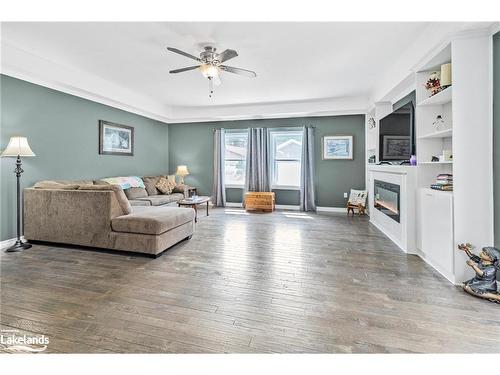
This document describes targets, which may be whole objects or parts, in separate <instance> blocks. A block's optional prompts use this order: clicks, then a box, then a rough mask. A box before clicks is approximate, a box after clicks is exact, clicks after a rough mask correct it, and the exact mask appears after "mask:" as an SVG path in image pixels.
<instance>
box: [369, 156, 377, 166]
mask: <svg viewBox="0 0 500 375" xmlns="http://www.w3.org/2000/svg"><path fill="white" fill-rule="evenodd" d="M376 162H377V157H376V156H375V155H372V156H370V157H369V158H368V164H375V163H376Z"/></svg>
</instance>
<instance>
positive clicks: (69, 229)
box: [24, 180, 195, 256]
mask: <svg viewBox="0 0 500 375" xmlns="http://www.w3.org/2000/svg"><path fill="white" fill-rule="evenodd" d="M145 185H146V184H145ZM146 186H148V185H146ZM127 190H128V189H127ZM125 192H126V190H125ZM125 192H124V190H122V188H121V187H120V186H117V185H109V184H106V183H102V182H101V181H90V180H87V181H59V182H56V181H44V182H40V183H37V184H35V186H34V187H32V188H27V189H24V237H25V238H26V239H27V240H31V241H45V242H55V243H62V244H72V245H81V246H90V247H97V248H105V249H113V250H123V251H132V252H139V253H146V254H151V255H154V256H157V255H159V254H160V253H162V252H163V251H164V250H166V249H168V248H169V247H171V246H173V245H175V244H176V243H178V242H180V241H182V240H184V239H189V238H191V236H192V235H193V233H194V218H195V213H194V210H193V209H191V208H185V207H182V208H179V207H170V206H169V205H172V203H175V202H176V201H175V199H178V198H181V199H182V198H183V197H184V195H183V194H180V193H174V194H180V197H179V196H172V195H173V194H170V197H168V196H163V197H162V196H161V195H160V194H157V193H156V194H152V195H149V192H148V196H147V197H137V198H135V199H131V200H129V199H127V196H126V193H125ZM129 197H132V195H131V194H130V192H129ZM144 198H147V199H144ZM165 198H169V199H165ZM136 201H137V202H140V203H138V204H140V205H138V206H136V205H134V206H132V205H131V203H134V204H136V203H137V202H136ZM167 201H168V203H166V202H167ZM144 202H146V203H144Z"/></svg>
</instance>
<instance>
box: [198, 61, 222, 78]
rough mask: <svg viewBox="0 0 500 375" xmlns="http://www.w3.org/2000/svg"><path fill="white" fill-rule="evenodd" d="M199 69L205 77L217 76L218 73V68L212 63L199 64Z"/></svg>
mask: <svg viewBox="0 0 500 375" xmlns="http://www.w3.org/2000/svg"><path fill="white" fill-rule="evenodd" d="M200 71H201V74H203V76H204V77H205V78H214V77H218V76H219V73H220V70H219V68H218V67H216V66H215V65H212V64H201V65H200Z"/></svg>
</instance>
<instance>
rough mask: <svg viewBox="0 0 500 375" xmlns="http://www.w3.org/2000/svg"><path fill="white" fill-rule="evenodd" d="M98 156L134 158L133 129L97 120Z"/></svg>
mask: <svg viewBox="0 0 500 375" xmlns="http://www.w3.org/2000/svg"><path fill="white" fill-rule="evenodd" d="M99 154H101V155H124V156H134V128H133V127H132V126H126V125H120V124H114V123H112V122H108V121H104V120H99Z"/></svg>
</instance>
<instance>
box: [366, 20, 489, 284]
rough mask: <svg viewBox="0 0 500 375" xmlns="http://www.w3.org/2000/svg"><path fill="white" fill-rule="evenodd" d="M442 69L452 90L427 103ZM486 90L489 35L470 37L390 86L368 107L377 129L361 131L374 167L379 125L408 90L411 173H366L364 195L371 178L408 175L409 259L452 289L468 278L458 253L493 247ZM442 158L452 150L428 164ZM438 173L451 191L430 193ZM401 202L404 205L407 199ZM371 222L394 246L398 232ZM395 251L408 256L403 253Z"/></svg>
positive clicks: (395, 169) (459, 38)
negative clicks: (432, 78)
mask: <svg viewBox="0 0 500 375" xmlns="http://www.w3.org/2000/svg"><path fill="white" fill-rule="evenodd" d="M445 63H451V66H452V69H451V70H452V85H451V86H449V87H447V88H445V89H444V90H442V91H441V92H439V93H438V94H436V95H434V96H431V95H430V94H429V92H428V91H427V90H426V88H425V83H426V81H427V79H428V78H429V75H430V74H431V73H432V72H433V71H436V72H439V71H440V67H441V65H442V64H445ZM412 77H413V78H412ZM408 81H409V82H411V83H410V84H408ZM492 84H493V77H492V34H491V31H490V30H473V31H470V32H467V33H462V34H460V35H456V36H453V37H451V38H450V39H449V41H448V42H447V43H444V44H443V45H441V46H440V47H438V48H436V50H435V51H431V52H430V53H429V55H428V56H427V58H425V59H424V60H423V61H421V62H420V63H418V64H417V65H416V66H415V69H414V73H413V76H408V77H407V78H405V80H404V81H403V82H401V83H400V84H398V85H396V86H395V88H394V89H393V90H391V92H389V93H387V94H386V95H385V96H384V101H379V102H375V103H374V104H373V107H372V109H371V110H370V112H369V113H368V115H367V121H368V118H369V117H370V116H373V117H374V119H375V122H376V127H375V128H373V129H367V130H366V151H367V158H368V157H369V156H371V155H376V156H377V160H376V161H377V162H378V161H379V160H378V154H379V152H378V151H379V147H380V145H379V121H380V119H382V118H383V117H385V116H386V115H387V114H389V113H391V112H392V105H393V103H395V102H396V101H397V100H399V99H401V98H402V97H403V96H404V95H406V94H408V93H409V92H411V90H413V89H415V91H416V103H415V138H416V154H417V166H416V167H410V166H405V167H402V166H373V165H368V166H367V171H369V172H368V173H367V188H368V189H369V190H370V189H373V186H372V183H371V182H370V181H371V180H370V178H371V179H373V175H374V174H376V173H378V174H379V175H380V173H382V172H386V174H389V175H390V176H393V175H398V173H399V175H402V176H408V175H410V172H411V175H412V176H414V178H412V179H411V181H412V182H411V183H408V181H409V180H408V181H407V183H406V185H405V186H406V188H405V189H403V190H404V191H405V194H413V195H414V201H415V206H414V210H413V214H414V223H412V222H410V221H409V222H408V225H407V226H408V228H406V229H407V232H408V233H411V231H412V230H414V231H415V251H414V253H416V254H418V255H419V256H421V257H422V258H423V259H424V260H425V261H426V262H427V263H429V264H430V265H432V266H433V267H434V268H435V269H436V270H438V271H439V272H440V273H441V274H442V275H444V276H445V277H446V278H447V279H448V280H449V281H450V282H452V283H455V284H459V283H461V282H463V281H464V280H467V279H469V278H470V277H472V276H473V272H472V271H471V269H470V267H469V266H467V265H466V261H467V256H466V255H465V254H463V253H462V252H459V251H458V250H457V245H458V244H459V243H463V242H470V243H472V244H474V245H476V246H478V247H483V246H490V245H492V244H493V232H494V227H493V156H492V155H493V141H492V129H493V119H492V116H493V108H492V101H493V97H492ZM402 87H404V88H405V89H404V90H400V88H402ZM389 98H392V99H389ZM385 100H387V101H385ZM439 115H440V116H441V117H442V119H443V121H444V123H443V124H442V125H441V126H440V127H439V129H436V127H435V125H433V123H434V122H435V121H436V117H437V116H439ZM443 150H451V153H452V160H450V161H440V162H433V161H432V157H433V156H439V155H442V153H443ZM440 173H450V174H452V175H453V183H454V189H453V191H439V190H432V189H430V186H431V184H433V183H434V182H435V181H436V177H437V175H438V174H440ZM370 176H371V177H370ZM380 176H382V175H380ZM390 176H389V177H390ZM389 177H386V178H389ZM413 183H414V184H415V185H412V184H413ZM410 185H412V186H410ZM370 197H371V195H370ZM405 199H408V202H410V201H411V197H405ZM371 206H372V205H370V207H371ZM402 210H403V208H402ZM376 214H377V213H376V212H375V213H374V214H373V215H372V216H371V218H370V220H371V221H372V222H373V223H374V224H379V227H380V228H381V230H382V231H383V232H384V233H386V235H388V236H389V237H390V238H393V237H394V233H397V232H398V231H396V229H394V230H392V231H391V230H390V228H389V229H387V227H383V226H380V221H377V220H376V219H377V215H376ZM411 214H412V213H411V212H407V215H411ZM391 224H393V225H395V224H394V223H391ZM411 225H414V227H413V228H410V226H411ZM397 229H398V230H400V229H401V228H397ZM393 240H394V239H393ZM395 242H396V243H398V242H397V241H395ZM400 247H401V246H400ZM402 249H403V250H404V251H407V252H413V251H412V249H411V248H410V247H408V248H407V249H404V248H402Z"/></svg>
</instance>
